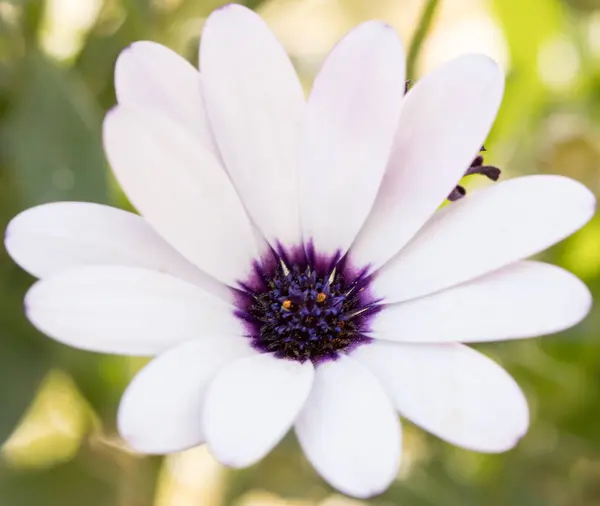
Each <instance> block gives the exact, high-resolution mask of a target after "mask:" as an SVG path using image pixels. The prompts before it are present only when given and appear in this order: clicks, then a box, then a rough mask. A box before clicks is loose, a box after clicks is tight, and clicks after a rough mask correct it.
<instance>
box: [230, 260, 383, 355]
mask: <svg viewBox="0 0 600 506" xmlns="http://www.w3.org/2000/svg"><path fill="white" fill-rule="evenodd" d="M318 263H319V262H306V261H302V262H301V263H297V264H294V265H289V266H288V265H287V264H286V263H285V262H284V261H283V260H282V259H281V258H279V257H278V260H277V262H276V263H275V264H274V265H273V266H272V267H271V268H269V269H267V270H265V269H264V267H256V268H255V271H256V272H255V275H256V277H258V278H260V283H256V282H253V283H252V285H253V286H254V285H259V286H260V288H258V289H249V288H248V284H243V286H244V287H245V290H246V293H245V294H244V296H243V297H242V303H241V304H240V310H239V311H238V312H237V315H238V317H240V318H241V319H242V320H244V322H245V326H246V328H247V330H248V335H249V337H250V338H251V339H252V341H253V343H252V344H253V346H254V347H255V348H256V349H258V350H259V351H261V352H263V353H272V354H273V355H275V356H276V357H277V358H282V359H289V360H297V361H299V362H305V361H306V360H310V361H312V362H313V363H320V362H323V361H326V360H335V359H336V358H337V357H338V356H339V354H340V353H341V352H348V351H350V350H352V349H354V348H355V347H356V346H359V345H361V344H364V343H368V342H370V341H371V339H370V338H369V337H367V336H366V335H365V332H366V331H367V324H368V321H369V318H370V316H372V315H373V314H374V313H375V312H377V311H378V309H379V307H378V306H377V305H375V303H376V302H377V301H375V300H374V299H373V297H371V296H370V294H369V290H368V281H367V280H365V279H363V278H362V277H361V276H356V275H352V270H351V269H348V268H347V267H345V266H344V264H345V262H340V263H338V265H337V266H336V267H334V268H333V269H330V270H325V271H323V270H322V269H320V266H319V265H318Z"/></svg>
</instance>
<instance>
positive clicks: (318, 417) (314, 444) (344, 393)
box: [296, 356, 402, 498]
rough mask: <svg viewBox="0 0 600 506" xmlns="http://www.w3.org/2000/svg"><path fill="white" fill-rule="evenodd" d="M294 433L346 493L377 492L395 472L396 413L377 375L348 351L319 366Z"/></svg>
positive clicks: (314, 462) (328, 477) (326, 477)
mask: <svg viewBox="0 0 600 506" xmlns="http://www.w3.org/2000/svg"><path fill="white" fill-rule="evenodd" d="M296 434H297V435H298V439H299V441H300V445H301V446H302V449H303V450H304V453H305V454H306V456H307V457H308V460H310V462H311V463H312V465H313V466H314V467H315V469H316V470H317V471H318V473H319V474H320V475H321V476H322V477H323V479H324V480H325V481H327V482H328V483H329V484H330V485H331V486H333V487H335V488H337V489H338V490H339V491H341V492H343V493H344V494H348V495H351V496H354V497H360V498H366V497H371V496H373V495H377V494H380V493H381V492H383V491H384V490H385V489H387V488H388V487H389V485H390V484H391V483H392V481H393V480H394V478H395V477H396V475H397V473H398V467H399V465H400V455H401V446H402V442H401V437H400V434H401V432H400V423H399V420H398V417H397V416H396V413H394V410H393V407H392V405H391V403H390V400H389V399H388V397H387V396H386V394H385V393H384V391H383V389H382V386H381V385H380V384H379V382H378V380H377V379H376V378H375V376H374V375H373V374H372V373H371V372H369V370H368V369H367V368H366V367H365V366H363V365H362V364H360V363H359V362H357V361H356V360H354V359H352V358H350V357H348V356H342V357H340V358H339V359H338V360H336V361H335V362H327V363H325V364H323V365H321V366H319V367H318V368H317V372H316V376H315V384H314V387H313V391H312V393H311V394H310V397H309V398H308V401H307V403H306V406H305V407H304V409H303V410H302V412H301V413H300V416H299V417H298V421H297V422H296Z"/></svg>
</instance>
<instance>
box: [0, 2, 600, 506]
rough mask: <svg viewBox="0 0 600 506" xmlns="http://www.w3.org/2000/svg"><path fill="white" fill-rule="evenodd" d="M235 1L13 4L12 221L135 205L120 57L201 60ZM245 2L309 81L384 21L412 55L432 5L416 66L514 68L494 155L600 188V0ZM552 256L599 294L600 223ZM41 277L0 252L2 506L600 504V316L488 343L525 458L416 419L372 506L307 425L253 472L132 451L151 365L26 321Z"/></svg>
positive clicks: (8, 80)
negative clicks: (124, 400) (524, 416)
mask: <svg viewBox="0 0 600 506" xmlns="http://www.w3.org/2000/svg"><path fill="white" fill-rule="evenodd" d="M222 3H224V2H220V1H216V0H45V1H44V0H29V1H28V0H12V1H8V0H0V225H1V226H2V228H4V226H5V225H6V223H7V222H8V220H9V219H10V217H11V216H13V215H14V214H15V213H17V212H19V211H21V210H23V209H25V208H27V207H30V206H32V205H35V204H40V203H44V202H50V201H56V200H86V201H94V202H102V203H110V204H113V205H117V206H122V207H127V206H128V204H127V202H126V201H125V199H124V197H123V196H122V194H121V193H120V191H119V189H118V188H117V186H116V185H115V184H114V181H113V180H112V179H111V175H110V172H109V170H108V167H107V164H106V160H105V158H104V155H103V152H102V147H101V136H100V129H101V122H102V118H103V115H104V113H105V111H107V110H108V109H109V108H110V107H111V106H112V105H113V104H114V103H115V96H114V90H113V67H114V62H115V59H116V57H117V55H118V54H119V51H120V50H121V49H123V48H124V47H126V46H127V45H128V44H129V43H131V42H132V41H135V40H140V39H149V40H154V41H158V42H161V43H164V44H166V45H168V46H170V47H172V48H173V49H175V50H177V51H179V52H180V53H182V54H184V55H185V56H186V57H187V58H189V59H190V60H191V61H193V62H194V63H196V54H197V49H196V48H197V44H198V39H199V34H200V31H201V28H202V23H203V20H204V19H205V17H206V16H207V14H208V13H209V12H210V11H211V10H212V9H213V8H215V7H217V6H219V5H221V4H222ZM245 3H246V5H248V6H250V7H252V8H254V9H256V10H257V11H259V12H260V13H261V15H263V16H264V17H265V18H266V19H267V21H268V23H269V24H270V25H271V27H272V28H273V29H274V30H275V32H276V33H277V34H278V36H279V37H280V39H281V40H282V41H283V43H284V44H285V46H286V48H287V50H288V51H289V53H290V55H291V56H292V58H293V61H294V63H295V65H296V67H297V69H298V71H299V72H300V74H301V76H302V78H303V80H304V82H305V83H306V85H307V86H309V85H310V82H311V80H312V78H313V77H314V75H315V72H316V70H317V69H318V67H319V65H320V62H321V61H322V60H323V58H324V55H325V54H326V52H327V51H328V50H329V49H330V48H331V47H332V45H333V44H334V43H335V42H336V40H337V39H338V38H339V37H340V36H341V35H342V34H343V33H344V32H345V31H347V30H348V29H350V28H351V27H353V26H354V25H356V24H358V23H359V22H361V21H364V20H366V19H372V18H379V19H383V20H385V21H387V22H388V23H390V24H391V25H393V26H394V27H395V28H396V29H397V30H398V32H399V34H400V36H401V37H402V39H403V40H404V42H405V44H406V46H407V47H409V46H410V45H411V41H413V40H414V39H415V31H418V30H416V29H417V26H419V20H420V19H421V16H422V13H423V11H424V9H425V8H426V7H427V6H426V4H429V7H436V8H435V9H433V10H430V12H429V13H430V14H432V17H431V24H430V26H429V30H428V31H427V32H426V33H425V32H423V33H422V34H421V35H424V37H422V44H421V45H420V46H419V48H418V51H417V50H413V52H412V57H411V63H410V70H409V77H410V78H411V79H413V80H416V79H418V78H419V76H421V75H422V74H424V73H426V72H427V71H428V70H429V69H431V68H433V67H435V66H436V65H438V64H439V63H441V62H442V61H445V60H447V59H449V58H451V57H453V56H455V55H458V54H460V53H463V52H467V51H479V52H484V53H487V54H489V55H491V56H493V57H494V58H496V59H497V60H498V61H499V62H500V64H501V65H502V66H503V67H504V69H505V71H506V74H507V90H506V95H505V100H504V103H503V106H502V109H501V111H500V115H499V118H498V120H497V122H496V125H495V127H494V129H493V131H492V133H491V135H490V137H489V139H488V141H487V142H486V147H487V148H488V153H487V160H488V161H489V162H490V163H494V164H496V165H498V166H500V167H502V168H503V169H504V172H503V177H504V178H508V177H515V176H517V175H520V174H526V173H538V172H541V173H560V174H565V175H569V176H571V177H574V178H576V179H578V180H580V181H582V182H584V183H585V184H587V185H588V186H589V187H590V188H591V189H592V190H593V191H594V192H596V193H597V194H598V193H600V177H599V176H600V2H598V1H597V0H569V1H566V0H565V1H560V0H440V1H439V2H435V1H434V2H428V1H427V0H267V1H264V2H262V1H261V0H248V1H247V2H245ZM416 38H417V39H420V38H421V37H420V36H419V35H417V36H416ZM431 149H435V146H431ZM473 184H475V185H477V184H489V183H488V182H484V181H470V182H469V183H468V185H473ZM507 205H510V203H507ZM543 258H544V259H545V260H549V261H552V262H556V263H558V264H560V265H562V266H564V267H565V268H567V269H569V270H571V271H573V272H575V273H576V274H577V275H579V276H580V277H581V278H583V279H584V280H585V281H586V282H587V283H588V285H589V286H590V288H591V289H592V291H593V292H594V293H595V295H596V297H600V219H595V220H593V221H592V222H591V223H590V224H589V225H588V226H586V227H585V228H584V229H583V230H582V231H580V232H579V233H577V234H576V235H574V236H573V237H571V238H569V239H568V240H567V241H565V242H563V243H562V244H560V245H558V246H556V247H554V248H553V249H552V250H550V251H548V252H546V253H545V254H544V255H543ZM32 281H33V280H32V279H31V278H30V277H29V276H28V275H26V274H25V273H23V272H22V271H20V269H19V268H18V267H16V266H15V265H14V264H13V263H12V262H11V261H10V259H9V258H8V256H7V254H6V252H4V251H2V252H0V448H1V450H0V506H38V505H40V506H109V505H110V506H146V505H148V506H229V505H234V506H285V505H290V506H359V505H364V504H372V505H378V506H387V505H390V506H392V505H402V506H429V505H436V506H437V505H444V506H469V505H486V506H496V505H497V506H500V505H511V506H597V505H600V309H595V310H594V311H593V312H592V314H591V315H590V317H589V318H588V319H587V320H586V321H585V322H584V323H582V324H580V325H579V326H577V327H576V328H574V329H572V330H570V331H569V332H566V333H564V334H560V335H554V336H549V337H545V338H541V339H534V340H525V341H513V342H507V343H500V344H490V345H486V346H481V347H480V348H481V349H482V350H483V351H484V352H485V353H488V354H489V355H491V356H492V357H494V358H495V359H497V360H498V361H500V362H501V363H502V364H503V365H504V366H505V367H506V368H507V369H508V370H509V371H510V372H511V373H512V374H513V375H514V376H515V377H516V378H517V380H518V381H519V383H520V384H521V385H522V387H523V389H524V390H525V392H526V394H527V397H528V399H529V402H530V405H531V411H532V425H531V429H530V431H529V433H528V435H527V436H526V437H525V438H524V439H523V440H522V442H521V443H520V445H519V446H518V447H517V448H516V449H515V450H513V451H511V452H509V453H506V454H503V455H491V456H490V455H480V454H476V453H472V452H468V451H465V450H461V449H458V448H454V447H452V446H451V445H449V444H446V443H442V442H440V441H439V440H437V439H436V438H435V437H433V436H429V435H427V434H425V433H424V432H423V431H421V430H419V429H418V428H415V427H412V426H410V425H409V424H408V423H407V424H405V434H404V442H405V452H404V464H403V467H402V470H401V473H400V475H399V476H398V479H397V481H396V482H395V484H394V485H393V486H392V488H391V489H390V490H389V492H387V493H386V494H384V495H383V496H381V497H379V498H375V499H372V500H370V501H365V502H361V501H354V500H350V499H347V498H344V497H342V496H340V495H339V494H336V493H335V492H334V491H333V490H331V489H330V488H329V487H327V485H325V484H324V483H323V482H322V481H321V480H320V479H319V478H318V477H317V475H316V473H315V472H314V471H313V470H312V468H311V467H310V465H309V464H308V463H307V462H306V460H305V459H304V457H303V456H302V455H301V453H300V452H299V450H298V445H297V443H296V441H295V440H294V439H293V437H291V436H290V437H289V438H288V439H286V440H285V441H284V442H283V443H282V444H281V445H279V446H278V447H277V449H276V450H275V451H274V452H273V453H272V454H271V455H270V456H269V457H268V458H266V459H265V460H264V461H263V462H262V463H260V464H258V465H256V466H254V467H252V468H250V469H247V470H242V471H230V470H226V469H224V468H223V467H221V466H220V465H219V464H217V463H216V462H215V461H214V460H213V459H212V458H211V456H210V455H209V454H208V453H207V452H206V450H205V449H203V448H199V449H195V450H192V451H188V452H185V453H182V454H179V455H173V456H169V457H168V458H165V459H161V458H158V457H152V458H147V457H142V456H139V455H136V454H134V453H131V452H130V451H128V449H127V448H126V447H125V446H124V445H123V444H122V442H121V441H120V440H119V438H118V437H117V436H116V434H115V430H114V420H115V411H116V408H117V405H118V401H119V397H120V395H121V393H122V391H123V389H124V387H125V385H126V384H127V382H128V380H129V379H130V378H131V376H132V375H133V374H134V373H135V371H136V370H138V369H139V368H140V367H141V366H142V365H143V363H144V361H143V360H141V359H130V358H120V357H111V356H102V355H98V354H93V353H88V352H82V351H77V350H72V349H69V348H67V347H66V346H62V345H59V344H56V343H54V342H52V341H51V340H49V339H47V338H44V337H43V336H42V335H40V334H39V333H37V332H36V331H35V330H34V329H33V328H32V327H31V326H30V325H29V324H28V323H27V321H26V319H25V318H24V316H23V311H22V298H23V294H24V292H25V290H26V289H27V287H28V286H29V285H30V284H31V283H32Z"/></svg>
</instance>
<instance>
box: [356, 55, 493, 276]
mask: <svg viewBox="0 0 600 506" xmlns="http://www.w3.org/2000/svg"><path fill="white" fill-rule="evenodd" d="M503 92H504V76H503V74H502V71H501V70H500V68H499V67H498V65H497V64H496V63H495V62H494V61H493V60H491V59H490V58H488V57H487V56H483V55H477V54H473V55H465V56H461V57H459V58H456V59H455V60H452V61H450V62H449V63H447V64H445V65H442V66H441V67H439V68H438V69H436V70H435V71H433V72H432V73H431V74H429V75H428V76H426V77H425V78H424V79H422V80H420V81H419V82H418V83H417V84H416V85H415V87H414V88H413V89H411V90H410V91H409V93H408V95H407V96H406V98H405V99H404V101H403V103H402V111H401V113H400V120H399V122H398V125H399V126H398V129H397V131H396V138H395V140H394V147H393V149H392V154H391V157H390V159H389V161H388V166H387V169H386V174H385V177H384V179H383V183H382V185H381V188H380V189H379V194H378V196H377V199H376V201H375V205H374V207H373V210H372V212H371V215H370V216H369V218H368V220H367V222H366V224H365V226H364V228H363V229H362V231H361V233H360V235H359V236H358V238H357V241H356V243H355V244H354V245H353V246H352V256H353V258H354V260H355V262H357V264H358V265H368V264H369V265H370V267H371V269H373V270H375V269H377V268H379V267H380V266H381V265H383V264H384V263H385V262H387V261H388V260H389V259H390V258H392V256H394V255H395V254H396V253H397V252H398V251H399V250H400V249H401V248H402V247H403V246H404V245H405V244H406V243H407V242H408V241H409V239H410V238H411V237H412V236H413V235H414V234H415V233H416V232H417V230H419V229H420V228H421V227H422V226H423V224H424V223H425V221H426V220H427V219H429V217H430V216H431V215H432V214H433V213H434V212H435V210H436V209H437V208H438V207H439V205H440V204H441V203H442V202H443V201H444V200H445V199H446V197H447V196H448V195H449V193H450V192H451V191H452V189H453V188H454V186H455V185H456V184H457V183H458V181H459V180H460V179H461V177H462V176H463V174H464V172H465V170H466V169H467V167H469V165H470V164H471V162H472V161H473V158H474V157H475V155H476V154H477V153H478V152H479V149H480V148H481V145H482V144H483V142H484V140H485V138H486V136H487V134H488V132H489V129H490V127H491V126H492V123H493V121H494V118H495V117H496V113H497V111H498V107H499V106H500V102H501V100H502V94H503Z"/></svg>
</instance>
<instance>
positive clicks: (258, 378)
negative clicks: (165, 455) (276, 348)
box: [203, 355, 314, 467]
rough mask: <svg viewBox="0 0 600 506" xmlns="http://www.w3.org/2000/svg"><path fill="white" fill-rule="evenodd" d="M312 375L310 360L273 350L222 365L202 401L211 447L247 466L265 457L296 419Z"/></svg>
mask: <svg viewBox="0 0 600 506" xmlns="http://www.w3.org/2000/svg"><path fill="white" fill-rule="evenodd" d="M313 377H314V368H313V366H312V364H311V363H310V362H304V364H301V363H300V362H293V361H289V360H281V359H277V358H275V357H273V356H272V355H256V356H253V357H248V358H242V359H240V360H237V361H235V362H233V363H232V364H230V365H228V366H227V367H225V368H223V370H222V371H220V372H219V374H218V375H217V377H216V378H215V379H214V381H213V382H212V384H211V385H210V387H209V389H208V392H207V394H206V402H205V405H204V417H203V426H204V432H205V434H206V441H207V443H208V446H209V448H210V451H211V452H212V453H213V455H215V457H216V458H217V459H218V460H219V461H220V462H222V463H223V464H225V465H227V466H231V467H246V466H250V465H252V464H254V463H255V462H257V461H258V460H260V459H261V458H263V457H264V456H265V455H266V454H267V453H268V452H269V451H270V450H271V449H272V448H273V447H274V446H275V445H276V444H277V443H278V442H279V441H280V440H281V438H282V437H283V436H284V435H285V434H286V432H287V431H288V430H289V429H290V427H291V426H292V424H293V423H294V420H295V418H296V415H297V414H298V412H299V411H300V409H301V408H302V406H303V405H304V402H305V401H306V398H307V397H308V394H309V392H310V389H311V386H312V383H313Z"/></svg>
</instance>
